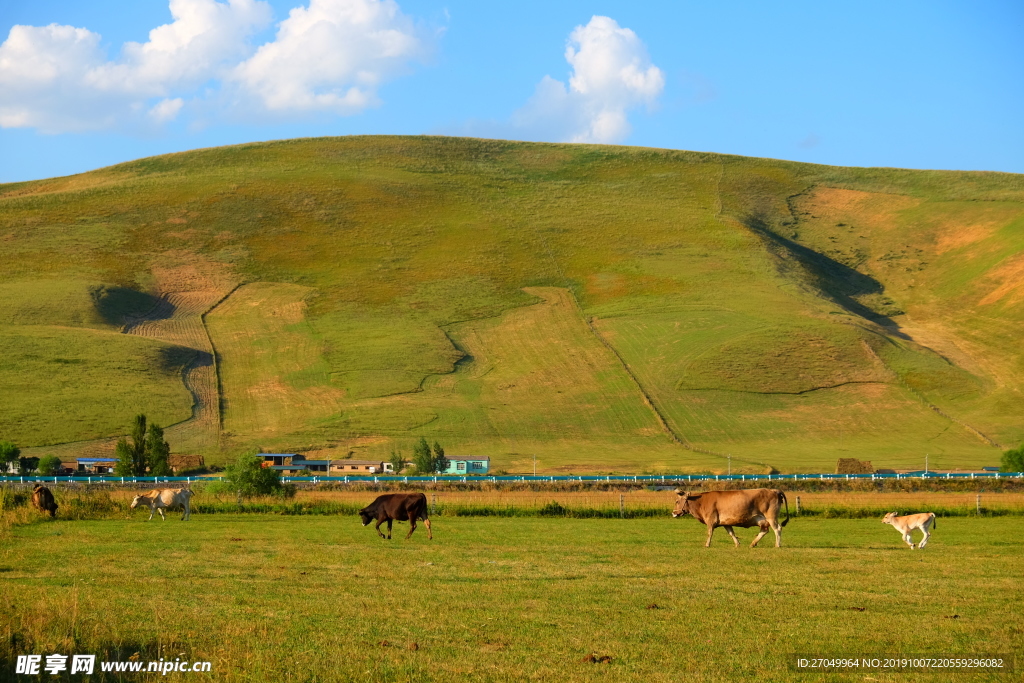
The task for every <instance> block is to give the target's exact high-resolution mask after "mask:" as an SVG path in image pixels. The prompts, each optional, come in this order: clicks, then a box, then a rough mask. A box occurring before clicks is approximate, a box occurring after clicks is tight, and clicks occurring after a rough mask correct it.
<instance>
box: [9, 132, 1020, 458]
mask: <svg viewBox="0 0 1024 683" xmlns="http://www.w3.org/2000/svg"><path fill="white" fill-rule="evenodd" d="M0 254H2V255H3V256H4V263H5V268H4V269H3V270H2V272H0V345H2V348H0V353H2V354H3V356H2V357H3V358H4V359H5V362H4V363H3V364H0V383H2V384H0V385H2V386H3V387H4V388H5V389H4V391H3V392H0V439H7V440H12V441H14V442H16V443H18V444H19V445H21V446H22V447H23V448H24V447H28V446H32V447H35V448H32V449H31V451H32V452H33V453H36V452H39V453H42V452H56V453H60V454H65V455H72V454H75V453H81V452H85V451H89V450H90V449H93V450H95V449H97V448H101V447H102V448H109V444H110V442H109V440H106V441H103V439H108V438H109V437H111V436H116V435H117V434H120V433H122V432H123V431H125V430H126V428H127V425H128V424H129V423H130V421H131V418H132V416H133V415H134V414H135V413H136V412H145V413H147V414H148V415H149V416H150V418H151V419H154V420H156V421H157V422H159V423H160V424H164V425H169V424H173V425H174V426H173V427H171V429H169V430H168V435H169V440H170V441H171V444H172V448H173V449H174V450H175V451H179V452H200V453H203V454H205V455H206V456H207V459H208V461H210V462H216V461H218V459H227V458H228V457H231V456H232V455H233V454H234V453H236V452H238V451H239V450H242V449H245V448H250V447H253V446H258V447H261V448H264V449H268V450H270V449H287V450H316V449H320V450H324V451H325V452H326V453H329V454H331V455H332V457H345V456H347V455H349V454H353V455H355V456H356V457H364V456H371V455H372V456H374V457H378V456H379V457H385V458H387V457H390V454H391V453H392V451H394V450H396V449H397V450H400V451H401V452H402V453H403V454H404V455H406V457H408V455H409V454H410V451H411V444H412V443H413V442H414V441H415V440H416V439H418V438H419V437H420V436H421V435H422V436H425V437H426V438H427V439H428V440H430V441H431V442H433V441H435V440H436V441H439V442H441V443H442V444H443V445H444V446H445V448H446V450H447V451H448V452H449V453H454V454H459V453H481V454H487V455H490V456H491V457H492V459H493V466H494V467H495V468H497V469H506V470H510V471H527V470H529V469H531V468H532V466H533V458H534V455H536V457H537V462H538V469H539V470H541V471H544V472H561V471H572V472H585V471H629V472H659V471H666V470H668V471H693V470H715V471H724V469H725V468H726V466H727V465H726V459H725V456H728V455H731V456H732V462H733V466H734V469H735V470H741V469H742V470H746V471H755V470H757V471H762V470H763V469H764V468H766V467H769V466H773V467H775V468H778V469H780V470H783V471H800V470H803V471H821V470H824V471H829V470H830V469H831V468H833V467H834V465H835V462H836V459H837V458H839V457H857V458H861V459H864V460H872V461H873V462H874V464H875V466H876V467H919V466H921V465H923V463H924V457H925V455H926V454H927V455H929V457H930V463H931V466H932V467H933V468H950V469H952V468H967V467H977V466H981V465H992V464H996V463H998V460H999V454H1000V448H1001V447H1006V446H1010V445H1016V444H1018V443H1019V442H1021V441H1022V440H1024V418H1022V416H1024V395H1022V393H1021V386H1022V379H1024V364H1022V353H1021V348H1022V344H1021V343H1020V337H1021V332H1022V330H1024V326H1022V323H1024V176H1019V175H1009V174H1000V173H979V172H947V171H908V170H898V169H854V168H837V167H827V166H815V165H808V164H798V163H791V162H783V161H774V160H766V159H751V158H744V157H735V156H726V155H717V154H702V153H693V152H679V151H669V150H655V149H640V148H624V147H606V146H588V145H552V144H531V143H518V142H502V141H487V140H473V139H457V138H437V137H351V138H322V139H308V140H290V141H283V142H274V143H265V144H251V145H242V146H237V147H225V148H218V149H208V150H198V151H193V152H187V153H182V154H173V155H167V156H162V157H155V158H151V159H143V160H139V161H135V162H131V163H126V164H120V165H118V166H113V167H110V168H105V169H101V170H98V171H93V172H90V173H84V174H81V175H77V176H70V177H67V178H56V179H51V180H44V181H34V182H25V183H12V184H6V185H0ZM183 380H184V381H183ZM62 444H63V445H62Z"/></svg>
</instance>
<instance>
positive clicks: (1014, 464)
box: [999, 444, 1024, 472]
mask: <svg viewBox="0 0 1024 683" xmlns="http://www.w3.org/2000/svg"><path fill="white" fill-rule="evenodd" d="M999 469H1000V471H1002V472H1024V444H1021V445H1020V446H1019V447H1018V448H1014V449H1013V450H1009V451H1006V452H1005V453H1003V457H1002V460H1001V461H1000V467H999Z"/></svg>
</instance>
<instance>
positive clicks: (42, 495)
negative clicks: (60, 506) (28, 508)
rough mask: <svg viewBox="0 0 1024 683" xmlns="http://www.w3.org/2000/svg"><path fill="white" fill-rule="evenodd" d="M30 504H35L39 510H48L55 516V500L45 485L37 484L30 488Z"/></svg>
mask: <svg viewBox="0 0 1024 683" xmlns="http://www.w3.org/2000/svg"><path fill="white" fill-rule="evenodd" d="M32 504H33V505H35V506H36V507H37V508H38V509H39V511H40V512H49V513H50V516H51V517H56V516H57V501H55V500H54V499H53V494H52V493H50V489H48V488H46V487H45V486H40V485H37V486H36V487H35V488H34V489H32Z"/></svg>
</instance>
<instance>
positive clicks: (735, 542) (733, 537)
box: [725, 526, 740, 548]
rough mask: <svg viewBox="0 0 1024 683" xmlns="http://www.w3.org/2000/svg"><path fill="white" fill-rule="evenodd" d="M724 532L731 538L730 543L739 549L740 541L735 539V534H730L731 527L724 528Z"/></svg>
mask: <svg viewBox="0 0 1024 683" xmlns="http://www.w3.org/2000/svg"><path fill="white" fill-rule="evenodd" d="M725 530H726V531H728V532H729V535H730V536H732V542H733V543H734V544H735V545H736V547H737V548H739V547H740V539H738V538H736V534H734V533H733V532H732V527H731V526H727V527H725Z"/></svg>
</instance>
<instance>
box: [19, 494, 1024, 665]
mask: <svg viewBox="0 0 1024 683" xmlns="http://www.w3.org/2000/svg"><path fill="white" fill-rule="evenodd" d="M176 517H177V516H176V515H172V516H170V519H169V520H168V521H167V522H161V521H159V518H156V519H155V520H154V521H153V522H145V521H144V520H145V515H144V514H143V513H142V512H136V514H135V515H133V516H132V517H131V518H130V519H106V520H92V521H64V520H60V519H58V520H57V521H48V520H47V521H43V520H40V521H37V522H33V523H30V524H28V525H25V526H19V527H15V528H13V529H12V530H10V531H9V532H8V534H6V535H5V538H4V542H3V545H2V549H0V582H3V585H4V591H3V592H4V596H5V605H4V607H5V609H4V610H3V612H2V613H0V636H2V643H3V645H2V646H0V647H3V656H2V657H0V664H2V666H3V667H4V671H5V673H4V676H5V679H6V678H11V673H10V672H11V671H12V670H13V669H12V661H13V659H12V658H13V657H14V656H15V655H16V654H19V653H51V652H60V653H67V652H78V653H97V654H100V655H101V657H100V658H101V659H103V658H106V659H122V660H126V659H128V657H129V656H131V655H133V654H134V653H140V655H139V657H140V658H141V659H144V660H149V659H154V660H155V659H158V658H160V657H165V658H172V659H173V658H174V657H182V658H187V659H190V660H209V661H211V662H212V663H213V673H212V675H211V676H203V675H200V674H189V675H187V676H186V675H183V674H170V675H169V676H168V680H185V679H186V678H187V679H188V680H217V681H267V680H275V681H338V680H343V681H344V680H360V681H404V680H409V681H414V680H415V681H423V680H438V681H450V680H480V681H506V680H551V681H584V680H616V681H620V680H621V681H626V680H654V681H676V680H680V679H687V680H699V681H735V680H772V681H786V680H805V679H806V677H807V674H795V673H791V672H790V671H789V668H788V667H789V660H788V658H789V657H790V656H791V655H792V654H795V653H804V654H820V655H850V654H927V655H971V654H990V653H998V654H1008V655H1015V656H1016V658H1017V663H1018V666H1019V665H1020V662H1021V659H1022V657H1024V649H1022V646H1021V640H1020V635H1021V632H1022V629H1024V617H1022V614H1021V612H1020V610H1018V609H1015V608H1014V605H1016V604H1018V603H1019V602H1020V601H1021V600H1022V599H1024V589H1022V587H1021V584H1020V580H1019V579H1020V576H1019V567H1020V564H1021V561H1022V560H1024V557H1022V551H1021V548H1020V544H1019V543H1016V542H1015V541H1014V540H1013V539H1014V534H1015V533H1016V531H1015V530H1016V529H1017V527H1018V523H1017V520H1016V519H1015V518H986V519H970V518H940V519H939V524H938V527H937V529H936V530H935V532H934V534H933V536H932V540H931V542H930V544H929V546H928V547H927V548H925V549H924V550H922V551H911V550H909V549H907V548H906V546H905V545H904V544H903V543H902V541H901V540H900V538H899V536H898V534H897V533H896V532H895V531H894V530H893V529H892V528H891V527H889V526H884V525H882V524H880V523H879V521H878V520H877V519H864V520H846V519H831V520H830V519H806V518H804V519H794V520H793V521H791V522H790V524H789V526H787V527H786V528H785V530H784V536H783V538H784V547H783V548H781V549H776V548H774V547H773V545H772V543H771V534H769V536H768V537H766V538H765V539H764V540H763V541H762V544H763V545H762V546H761V547H758V548H756V549H750V548H748V547H741V548H739V549H735V548H733V547H732V543H731V542H729V541H728V540H727V536H726V535H725V533H724V531H723V530H718V532H717V534H718V537H717V538H716V540H715V542H714V544H713V546H712V547H711V548H710V549H705V548H703V547H702V546H703V540H704V533H705V532H704V529H703V527H702V526H701V525H700V524H698V523H696V522H695V521H694V520H692V519H679V520H673V519H670V518H668V517H667V516H666V517H664V518H653V519H630V520H617V519H560V518H556V519H544V518H516V519H510V518H481V517H446V516H436V517H435V518H434V520H433V526H434V540H432V541H430V540H428V539H427V536H426V534H425V533H424V532H425V530H424V529H423V528H422V526H421V527H420V528H419V529H418V530H417V531H416V533H415V534H414V535H413V537H412V538H411V539H410V540H404V539H403V537H404V535H405V532H406V531H407V529H408V526H407V525H406V524H398V525H396V527H395V538H394V540H391V541H385V540H382V539H379V538H377V536H376V535H375V534H374V532H373V530H372V528H363V527H361V526H360V524H359V521H358V519H357V518H356V517H354V516H328V517H322V516H310V517H289V516H278V515H209V516H204V515H199V514H195V515H194V516H193V519H192V521H191V522H180V521H177V519H176ZM737 533H738V535H740V537H741V540H742V541H745V542H749V540H750V539H751V538H752V536H753V532H752V531H751V530H737ZM413 644H415V649H414V648H413ZM590 654H594V655H596V656H597V657H598V658H600V657H610V658H611V661H610V663H605V664H599V663H590V662H587V661H584V658H585V657H587V656H588V655H590ZM865 675H866V676H870V677H872V678H873V679H875V680H879V681H896V680H906V674H895V675H894V674H879V673H869V674H864V673H861V674H857V675H852V676H842V675H824V676H815V680H829V681H844V680H849V681H862V680H864V679H865ZM1017 677H1019V673H1017V674H1014V676H1012V677H1011V676H998V675H988V674H961V675H956V674H943V675H939V676H936V677H934V680H944V681H945V680H950V681H956V680H964V681H968V680H970V681H987V680H992V681H996V680H1000V681H1001V680H1016V678H1017ZM96 680H101V679H99V678H97V679H96Z"/></svg>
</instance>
